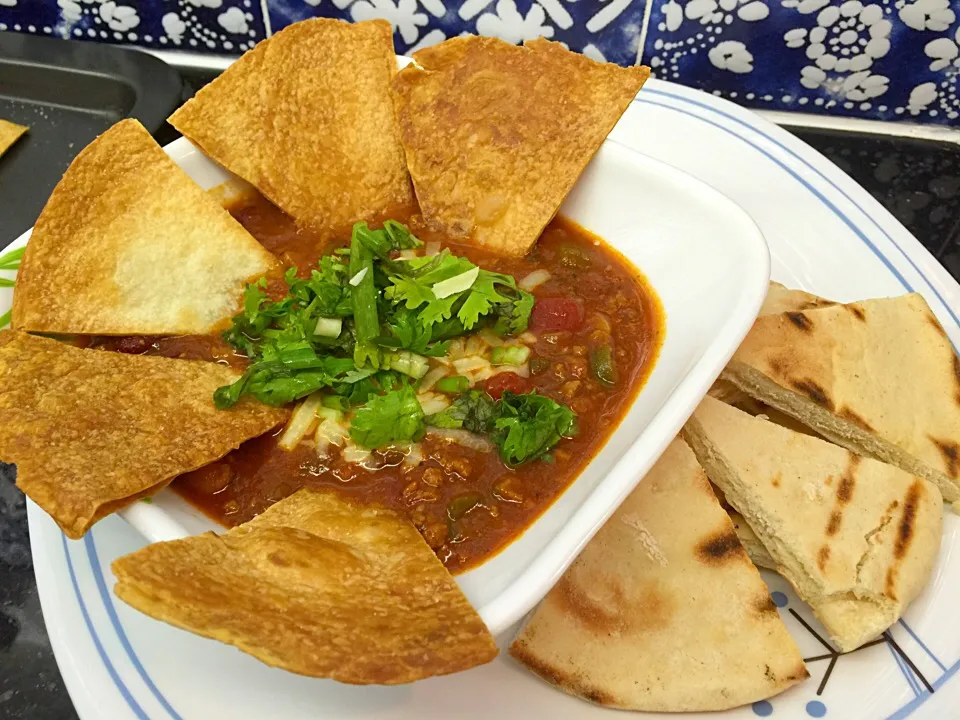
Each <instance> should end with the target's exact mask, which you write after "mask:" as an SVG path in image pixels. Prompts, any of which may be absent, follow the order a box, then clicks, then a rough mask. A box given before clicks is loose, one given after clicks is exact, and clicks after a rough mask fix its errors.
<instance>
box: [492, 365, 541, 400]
mask: <svg viewBox="0 0 960 720" xmlns="http://www.w3.org/2000/svg"><path fill="white" fill-rule="evenodd" d="M483 389H484V390H486V391H487V394H489V395H490V397H492V398H493V399H494V400H499V399H500V396H501V395H503V393H505V392H512V393H525V392H529V391H530V381H529V380H526V379H525V378H522V377H520V376H519V375H517V374H516V373H512V372H505V373H500V374H499V375H494V376H493V377H492V378H490V379H489V380H487V382H486V384H485V385H484V387H483Z"/></svg>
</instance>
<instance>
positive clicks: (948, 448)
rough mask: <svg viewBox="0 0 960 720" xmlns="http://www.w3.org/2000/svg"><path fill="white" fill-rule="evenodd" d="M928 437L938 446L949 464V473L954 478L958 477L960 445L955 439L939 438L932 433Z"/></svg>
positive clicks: (947, 464)
mask: <svg viewBox="0 0 960 720" xmlns="http://www.w3.org/2000/svg"><path fill="white" fill-rule="evenodd" d="M927 437H929V438H930V441H931V442H932V443H933V444H934V445H936V446H937V450H939V451H940V454H941V455H942V456H943V461H944V463H945V464H946V466H947V475H949V476H950V477H952V478H955V477H957V473H958V471H960V446H958V445H957V443H955V442H954V441H953V440H937V438H935V437H933V436H930V435H928V436H927Z"/></svg>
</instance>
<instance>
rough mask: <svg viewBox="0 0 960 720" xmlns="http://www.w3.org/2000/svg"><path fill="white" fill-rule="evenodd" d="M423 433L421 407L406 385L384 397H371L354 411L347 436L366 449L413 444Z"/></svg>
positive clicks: (412, 391) (414, 394) (409, 387)
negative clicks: (397, 444)
mask: <svg viewBox="0 0 960 720" xmlns="http://www.w3.org/2000/svg"><path fill="white" fill-rule="evenodd" d="M423 432H424V425H423V408H421V407H420V403H419V401H418V400H417V395H416V393H415V392H414V390H413V388H412V387H411V386H410V385H404V386H402V387H401V388H400V389H399V390H393V391H391V392H388V393H387V394H386V395H374V396H373V397H371V398H370V399H369V400H368V401H367V402H366V404H365V405H363V406H362V407H359V408H357V412H356V415H354V417H353V421H352V422H351V423H350V437H351V438H352V439H353V441H354V442H355V443H357V444H358V445H362V446H363V447H368V448H379V447H383V446H384V445H389V444H390V443H393V442H411V441H417V440H419V439H420V438H422V437H423Z"/></svg>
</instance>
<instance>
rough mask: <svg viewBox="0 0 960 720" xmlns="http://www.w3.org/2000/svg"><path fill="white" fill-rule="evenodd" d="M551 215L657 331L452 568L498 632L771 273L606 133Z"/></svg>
mask: <svg viewBox="0 0 960 720" xmlns="http://www.w3.org/2000/svg"><path fill="white" fill-rule="evenodd" d="M166 151H167V153H168V154H169V155H170V156H171V157H172V158H173V159H174V160H175V161H176V162H177V163H178V164H179V165H180V166H181V167H183V168H184V170H186V171H187V173H188V174H189V175H190V176H191V177H192V178H193V179H194V180H195V181H196V182H197V183H198V184H200V185H201V186H202V187H204V188H213V187H217V186H220V185H223V184H224V183H228V187H229V186H230V184H233V185H237V184H238V183H239V181H238V180H237V179H236V178H234V177H233V176H231V175H230V174H229V173H227V172H225V171H224V170H223V169H222V168H220V167H219V166H218V165H216V164H215V163H214V162H212V161H211V160H209V159H208V158H207V157H206V156H204V155H203V154H202V153H201V152H200V151H199V150H197V149H196V148H195V147H194V146H193V145H192V144H191V143H190V142H189V141H187V140H186V139H185V138H181V139H180V140H177V141H175V142H173V143H171V144H170V145H168V146H167V148H166ZM560 212H561V213H562V214H563V215H565V216H567V217H569V218H571V219H573V220H575V221H576V222H578V223H579V224H581V225H582V226H584V227H585V228H587V229H588V230H590V231H592V232H594V233H596V234H598V235H599V236H600V237H602V238H604V239H605V240H606V241H607V242H608V243H609V244H610V245H612V246H613V247H614V248H616V249H617V250H619V251H620V252H621V253H623V255H624V256H626V257H627V258H628V259H629V260H630V261H631V262H632V263H633V264H634V265H636V266H637V268H639V269H640V270H641V271H642V272H643V274H644V275H645V276H646V277H647V279H648V280H649V282H650V284H651V285H652V287H653V288H654V289H655V291H656V292H657V294H658V295H659V297H660V300H661V302H662V305H663V309H664V312H665V315H666V333H665V339H664V343H663V347H662V350H661V352H660V357H659V358H658V360H657V362H656V365H655V366H654V370H653V372H652V374H651V375H650V377H649V379H648V380H647V383H646V385H645V386H644V387H643V388H642V389H641V391H640V394H639V396H638V397H637V399H636V401H635V402H634V403H633V405H632V406H631V407H630V409H629V411H628V412H627V414H626V416H625V417H624V419H623V421H622V422H621V424H620V426H619V427H618V428H617V429H616V430H615V432H614V433H613V435H612V436H611V438H610V440H609V441H608V442H607V444H606V445H605V446H604V447H603V449H602V450H601V451H600V452H599V453H598V454H597V456H596V457H595V458H594V459H593V461H592V462H591V463H590V464H589V465H588V466H587V467H586V469H585V470H584V471H583V473H582V474H581V475H580V476H579V477H578V478H577V479H576V480H575V481H574V482H573V483H572V484H571V485H570V487H569V488H568V489H567V490H566V491H565V492H564V493H563V494H562V495H561V496H560V497H559V498H558V499H557V501H556V502H554V503H553V505H551V506H550V507H549V508H548V509H547V510H546V511H545V512H544V513H543V514H542V515H541V516H540V517H539V518H538V519H537V520H536V521H535V522H534V523H533V524H532V525H531V526H530V527H528V528H527V530H526V531H525V532H524V533H523V534H522V535H521V536H520V537H518V538H517V539H516V540H515V541H514V542H513V543H511V544H510V545H508V546H507V547H506V548H505V549H504V550H503V551H501V552H500V553H499V554H497V555H495V556H494V557H492V558H490V559H489V560H487V561H486V562H485V563H483V564H482V565H480V566H479V567H477V568H475V569H473V570H470V571H469V572H466V573H464V574H462V575H459V576H457V580H458V582H459V583H460V586H461V587H462V588H463V591H464V592H465V593H466V596H467V597H468V598H469V600H470V601H471V602H472V603H473V605H474V607H476V608H477V610H478V611H479V612H480V615H481V616H482V617H483V619H484V620H485V621H486V623H487V625H488V626H489V628H490V630H491V631H492V632H493V633H495V634H497V633H500V632H502V631H503V630H505V629H507V628H508V627H509V626H511V625H512V624H513V623H515V622H516V621H517V620H519V619H520V618H521V617H522V616H523V615H524V614H525V613H526V612H528V611H529V610H530V609H531V608H532V607H533V606H534V605H535V604H536V603H537V602H538V601H539V600H540V599H541V598H542V597H543V596H544V595H545V594H546V593H547V591H548V590H549V589H550V587H551V586H552V585H553V584H554V582H556V580H557V579H558V578H559V577H560V575H561V574H562V573H563V571H564V570H565V569H566V568H567V566H568V565H569V564H570V562H571V561H572V560H573V559H574V558H575V557H576V555H577V553H578V552H579V551H580V549H581V548H582V547H583V546H584V545H585V544H586V542H587V541H588V540H589V539H590V538H591V537H592V536H593V534H594V533H595V532H596V531H597V530H598V529H599V528H600V526H601V525H602V524H603V522H604V521H605V520H606V519H607V518H608V517H609V516H610V514H611V513H612V512H613V511H614V510H615V509H616V507H617V506H618V505H619V504H620V502H622V501H623V499H624V498H625V497H626V496H627V495H628V494H629V493H630V491H631V490H632V489H633V488H634V487H635V486H636V484H637V482H638V481H640V479H641V478H642V477H643V476H644V474H645V473H646V472H647V470H649V469H650V467H651V466H652V465H653V463H654V462H656V460H657V458H658V457H659V456H660V454H661V453H662V452H663V450H664V449H665V448H666V446H667V445H668V444H669V443H670V441H671V440H672V439H673V438H674V437H675V436H676V434H677V433H678V432H679V430H680V428H681V426H682V425H683V423H684V422H685V421H686V419H687V418H688V417H689V416H690V414H691V413H692V412H693V410H694V408H695V407H696V406H697V404H698V403H699V402H700V399H701V398H702V397H703V395H704V394H705V393H706V391H707V390H708V389H709V387H710V385H711V384H712V382H713V381H714V379H715V378H716V377H717V375H718V374H719V373H720V371H721V369H722V368H723V367H724V365H725V364H726V363H727V361H728V360H729V359H730V356H731V355H732V354H733V352H734V350H735V349H736V348H737V346H738V345H739V344H740V341H741V340H742V339H743V337H744V335H745V334H746V333H747V331H748V330H749V328H750V326H751V324H752V323H753V320H754V318H755V317H756V315H757V312H758V311H759V308H760V305H761V303H762V302H763V299H764V296H765V295H766V290H767V283H768V281H769V276H770V258H769V253H768V250H767V245H766V242H765V241H764V239H763V236H762V235H761V234H760V230H759V229H758V228H757V226H756V225H755V224H754V222H753V221H752V220H751V219H750V217H749V216H748V215H747V214H746V213H745V212H744V211H743V210H741V209H740V208H739V207H738V206H736V205H734V204H733V203H732V202H731V201H730V200H728V199H727V198H725V197H724V196H723V195H721V194H720V193H719V192H717V191H716V190H714V189H712V188H711V187H709V186H707V185H705V184H704V183H702V182H700V181H698V180H695V179H694V178H692V177H689V176H688V175H686V174H684V173H682V172H680V171H679V170H676V169H674V168H671V167H669V166H667V165H664V164H663V163H660V162H658V161H656V160H653V159H651V158H648V157H646V156H644V155H640V154H638V153H636V152H635V151H633V150H630V149H628V148H626V147H624V146H622V145H619V144H618V143H616V142H614V141H611V140H608V141H606V142H605V143H604V144H603V146H602V147H601V149H600V151H599V152H598V153H597V155H596V156H595V157H594V159H593V161H592V162H591V163H590V165H589V166H588V167H587V169H586V171H585V172H584V173H583V175H582V176H581V178H580V180H579V182H578V183H577V185H576V186H575V187H574V189H573V191H572V192H571V193H570V195H569V197H568V198H567V200H566V202H565V203H564V204H563V207H562V208H561V210H560ZM25 239H26V238H21V239H20V240H21V242H23V241H25ZM18 244H20V243H16V244H15V245H14V246H12V247H15V246H16V245H18ZM4 304H6V303H5V302H4V299H3V298H0V305H4ZM0 309H2V308H0ZM587 430H588V431H589V429H587ZM121 515H123V517H124V518H125V519H126V520H127V521H128V522H129V523H130V524H131V525H133V526H134V527H135V528H137V529H138V530H139V531H140V532H141V533H142V534H143V535H144V536H145V537H146V538H147V539H149V540H151V541H162V540H171V539H176V538H180V537H185V536H187V535H193V534H197V533H200V532H204V531H207V530H211V529H218V528H217V526H216V525H215V524H214V523H213V522H212V521H211V520H209V519H208V518H206V517H205V516H204V515H202V514H201V513H200V512H198V511H197V510H196V509H194V508H193V507H192V506H190V505H189V504H188V503H187V502H186V501H185V500H183V499H182V498H180V496H178V495H177V494H176V493H174V492H173V491H171V490H169V489H168V490H164V491H163V492H161V493H159V494H158V495H157V496H156V497H155V498H154V499H153V502H152V503H149V504H148V503H142V502H138V503H134V504H133V505H132V506H130V507H129V508H127V509H125V510H123V511H122V512H121Z"/></svg>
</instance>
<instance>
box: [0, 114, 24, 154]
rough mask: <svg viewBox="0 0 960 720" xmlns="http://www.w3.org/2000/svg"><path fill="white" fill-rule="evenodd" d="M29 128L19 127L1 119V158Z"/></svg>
mask: <svg viewBox="0 0 960 720" xmlns="http://www.w3.org/2000/svg"><path fill="white" fill-rule="evenodd" d="M27 130H29V128H27V127H24V126H23V125H17V124H16V123H12V122H10V121H9V120H4V119H2V118H0V157H3V154H4V153H5V152H6V151H7V150H9V149H10V148H11V147H13V144H14V143H15V142H16V141H17V140H19V139H20V136H21V135H23V134H24V133H25V132H27Z"/></svg>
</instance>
